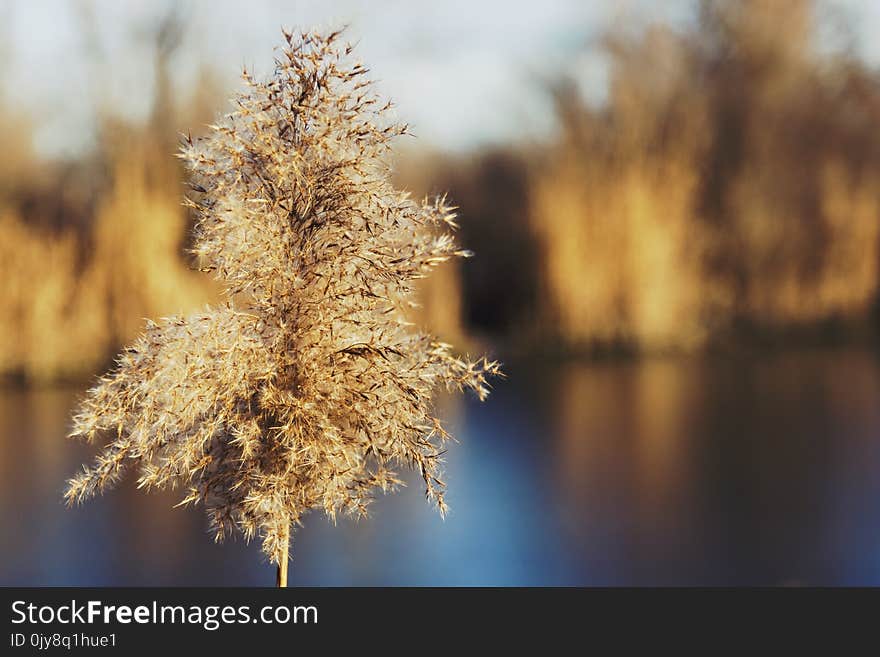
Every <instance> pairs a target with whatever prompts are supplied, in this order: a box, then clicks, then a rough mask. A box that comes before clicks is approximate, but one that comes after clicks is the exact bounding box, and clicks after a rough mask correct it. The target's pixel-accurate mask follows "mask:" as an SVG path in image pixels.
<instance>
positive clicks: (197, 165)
mask: <svg viewBox="0 0 880 657" xmlns="http://www.w3.org/2000/svg"><path fill="white" fill-rule="evenodd" d="M285 37H286V45H285V46H284V47H283V48H282V49H281V51H280V56H279V58H278V59H276V67H275V71H274V74H273V75H272V76H270V77H269V78H268V79H267V80H265V81H258V80H256V79H254V78H253V77H252V76H250V75H249V74H248V73H247V72H245V73H244V80H245V88H244V91H243V92H241V93H240V94H238V95H237V96H236V97H235V98H234V99H233V102H234V111H233V112H232V113H230V114H228V115H227V116H225V117H224V118H222V119H221V120H219V121H218V123H217V125H214V126H212V130H211V133H210V134H209V136H207V137H206V138H204V139H200V140H192V139H189V138H187V139H186V140H185V141H184V143H183V146H182V149H181V154H180V157H182V158H183V160H184V161H185V163H186V165H187V167H188V169H189V171H190V172H191V187H192V189H193V190H194V193H193V194H192V196H191V198H189V199H188V201H187V203H188V204H189V205H190V206H191V207H192V208H193V209H194V210H195V213H196V215H197V224H196V242H195V247H194V252H195V254H196V255H197V256H198V258H199V261H200V263H202V264H203V265H204V268H205V269H209V270H212V271H213V272H214V273H215V275H216V276H217V277H218V279H219V280H220V281H221V282H222V284H223V285H224V287H225V289H226V291H227V296H226V301H225V303H223V304H221V305H220V306H218V307H214V308H208V309H207V310H206V311H205V312H203V313H201V314H197V315H192V316H189V317H172V318H167V319H163V320H161V321H159V322H158V323H153V322H150V323H148V326H147V329H146V331H145V333H144V334H143V335H142V336H141V337H140V338H139V339H138V340H137V342H136V343H135V344H134V345H132V346H130V347H128V348H127V349H125V350H124V351H123V352H122V354H121V355H120V356H119V358H118V363H117V366H116V368H115V369H114V370H113V371H112V372H111V373H109V374H107V375H106V376H104V377H103V378H101V380H100V382H99V384H98V385H97V386H96V387H94V388H93V389H92V390H90V391H89V393H88V395H87V397H86V398H85V400H84V401H83V402H82V404H81V406H80V408H79V409H78V412H77V413H76V416H75V420H74V426H73V429H72V432H71V435H72V436H75V437H79V438H82V439H85V440H87V441H93V440H95V439H96V438H98V437H103V436H106V437H107V438H109V444H108V445H107V446H106V447H105V448H104V450H103V451H102V452H101V454H100V455H99V456H98V458H97V461H96V462H95V463H94V465H92V466H91V467H87V468H84V471H83V472H82V473H80V474H78V475H77V476H75V477H74V478H73V479H71V480H70V481H69V486H68V489H67V492H66V499H67V501H68V502H69V503H74V502H79V501H82V500H84V499H86V498H88V497H90V496H92V495H94V494H95V493H98V492H100V491H103V490H104V489H105V488H107V487H108V486H111V485H112V484H113V483H114V482H116V481H117V480H118V479H119V478H120V476H121V474H122V473H123V471H124V470H125V469H126V467H128V466H132V465H136V466H137V467H138V468H139V479H138V483H139V486H140V487H142V488H146V489H150V488H154V487H157V488H164V487H169V486H171V487H173V486H176V485H181V486H182V487H184V488H185V491H186V492H185V495H184V497H183V501H182V503H184V504H186V503H201V504H203V505H204V506H205V508H206V510H207V513H208V516H209V518H210V520H211V524H212V528H213V531H214V532H215V534H216V538H217V540H221V539H223V538H224V537H225V536H227V535H229V534H231V533H232V532H234V531H235V530H239V531H241V532H242V533H243V534H244V536H245V537H246V538H247V539H250V538H252V537H254V536H256V535H259V536H260V538H261V539H262V542H263V550H264V552H265V553H266V555H268V557H269V558H270V559H271V560H272V561H274V562H276V563H277V562H280V560H281V559H282V558H284V555H286V553H287V545H288V541H289V528H290V527H291V525H292V524H295V523H299V522H300V520H301V518H302V517H303V515H304V514H305V513H306V512H307V511H309V510H310V509H314V508H318V509H323V510H324V512H325V513H326V514H327V515H328V516H330V517H331V518H335V516H336V514H338V513H340V512H350V513H353V514H357V515H363V514H365V513H366V508H367V504H368V502H369V500H370V498H371V494H372V493H373V492H374V491H375V490H376V489H382V490H389V489H393V488H394V487H395V486H396V485H398V484H399V483H400V481H399V479H398V478H397V476H396V475H395V472H394V470H395V468H397V467H399V466H401V465H408V466H411V467H413V468H416V469H418V471H419V472H420V473H421V475H422V477H423V478H424V481H425V486H426V494H427V497H428V498H429V499H430V500H433V501H434V502H435V503H436V504H437V506H438V507H439V508H440V510H441V512H442V511H443V510H444V509H445V505H444V502H443V489H444V484H443V482H442V481H441V479H440V474H439V470H438V467H439V461H440V457H441V454H442V452H443V443H444V442H445V441H446V440H447V439H448V438H449V436H448V435H447V433H446V432H445V431H444V429H443V427H442V425H441V422H440V420H439V419H438V418H437V417H435V416H434V414H433V410H432V397H433V395H434V393H435V392H436V391H437V389H438V387H440V386H445V387H446V388H449V389H458V390H462V389H465V388H469V389H471V390H472V391H474V392H475V393H476V394H477V395H478V396H479V398H480V399H483V398H485V396H486V395H487V393H488V385H487V381H486V379H487V377H488V376H490V375H494V374H498V373H499V370H498V364H497V363H495V362H490V361H488V360H486V359H485V358H483V359H479V360H476V361H472V360H467V359H461V358H458V357H456V356H454V355H453V354H452V352H451V347H450V346H449V345H447V344H442V343H439V342H437V341H435V340H434V339H432V338H431V337H430V336H428V335H425V334H423V333H421V332H420V331H418V330H416V329H415V327H414V326H413V325H412V324H411V323H409V322H408V321H407V319H406V318H407V312H408V310H409V308H410V307H411V306H412V305H413V282H414V281H415V280H416V279H419V278H422V277H424V276H426V275H428V274H429V273H430V272H431V270H432V269H433V268H434V267H435V266H436V265H437V264H439V263H441V262H443V261H445V260H448V259H450V258H453V257H461V256H466V255H468V254H467V252H465V251H462V250H460V249H459V248H458V247H457V246H456V244H455V242H454V240H453V238H452V236H451V234H450V230H451V229H453V228H455V221H454V218H455V214H454V212H453V209H452V208H450V207H449V206H447V205H446V204H445V203H444V201H443V200H437V201H434V202H427V201H426V202H423V203H419V202H416V201H414V200H412V199H411V198H410V197H409V196H408V195H407V194H406V193H403V192H400V191H398V190H395V189H394V188H393V186H392V185H391V183H390V179H389V174H390V171H389V165H388V163H387V160H386V156H387V155H388V153H389V149H390V146H391V142H392V140H393V138H395V137H396V136H398V135H401V134H403V133H404V132H405V129H406V128H405V126H403V125H400V124H397V123H395V122H392V121H390V120H389V119H388V118H387V117H388V109H389V104H387V103H382V102H381V101H380V100H379V99H378V98H377V96H376V95H375V93H374V91H373V89H372V86H371V83H370V82H369V80H368V79H367V78H366V75H365V74H366V73H367V70H366V69H365V68H364V67H363V65H362V64H360V63H358V62H356V61H354V60H353V58H352V56H351V51H352V48H351V46H349V45H345V44H344V43H342V42H341V40H340V34H339V32H334V33H315V32H310V33H298V34H290V33H286V32H285Z"/></svg>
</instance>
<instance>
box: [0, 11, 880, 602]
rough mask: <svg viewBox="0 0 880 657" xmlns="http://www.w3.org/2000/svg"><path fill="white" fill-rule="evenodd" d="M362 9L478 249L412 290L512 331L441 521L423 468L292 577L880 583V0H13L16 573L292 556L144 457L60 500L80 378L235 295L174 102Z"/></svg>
mask: <svg viewBox="0 0 880 657" xmlns="http://www.w3.org/2000/svg"><path fill="white" fill-rule="evenodd" d="M343 23H344V24H348V25H349V35H350V38H351V39H353V40H356V41H359V53H360V55H361V57H362V58H363V59H364V60H365V62H366V63H367V64H368V65H369V67H370V68H371V69H372V73H373V75H374V77H375V78H376V79H378V80H379V85H380V89H381V90H382V91H383V93H386V94H387V95H389V96H391V97H393V98H394V99H395V100H396V101H397V108H398V109H397V111H398V113H399V115H400V117H401V118H402V119H404V120H406V121H407V122H409V123H410V125H411V129H412V131H413V132H414V133H415V135H416V137H415V138H407V139H404V140H402V141H401V142H400V143H399V144H398V146H399V150H398V154H397V160H396V175H397V177H398V180H399V183H400V185H401V186H405V187H408V188H410V189H412V190H413V191H414V192H415V193H417V194H419V195H421V194H435V193H442V192H448V193H449V195H450V197H451V199H452V200H453V201H454V202H455V203H456V204H457V205H459V206H460V208H461V219H462V229H461V241H462V242H463V243H464V244H465V245H466V246H467V247H468V248H471V249H473V250H474V251H476V252H477V257H476V258H473V259H471V260H468V261H466V262H464V263H462V264H461V265H460V266H456V267H447V268H446V269H443V270H442V271H440V272H439V274H438V275H437V276H436V277H434V279H433V280H431V281H429V282H427V283H426V284H425V285H424V286H423V289H422V291H421V293H422V298H423V308H422V310H421V311H420V314H419V317H418V321H420V322H421V323H423V324H424V325H426V326H429V327H431V328H432V329H433V330H434V331H435V332H436V333H438V334H439V335H440V336H441V337H444V338H447V339H449V340H451V341H454V342H455V343H456V344H459V345H463V348H466V349H469V350H472V351H477V350H488V351H490V352H491V353H492V354H494V355H495V356H496V357H498V358H500V359H501V360H502V361H504V363H505V370H506V372H507V374H508V379H507V380H506V381H503V382H500V383H499V384H498V385H497V386H496V390H495V393H494V394H493V396H492V397H491V398H490V400H489V401H488V402H487V403H486V404H482V405H481V404H478V403H476V402H474V401H473V400H471V399H464V400H454V399H446V398H442V399H441V400H440V404H441V406H442V413H443V416H444V417H445V418H447V420H448V423H449V425H450V427H451V429H452V430H453V432H454V433H455V434H456V435H457V437H458V438H459V439H460V441H461V442H460V444H455V445H452V447H451V449H450V451H449V456H448V459H447V480H448V482H449V485H450V492H449V496H448V500H449V502H450V505H451V507H452V511H451V514H450V515H449V517H448V518H447V519H446V520H445V521H444V520H441V519H440V518H439V516H438V515H437V514H436V513H435V512H434V511H433V510H432V509H431V508H430V507H429V506H428V505H427V504H425V502H424V500H423V499H422V495H421V493H420V488H419V486H418V485H417V482H415V481H413V483H414V485H413V486H411V487H409V488H407V489H404V491H403V492H402V493H400V494H398V495H396V496H392V497H383V498H380V499H379V500H378V501H377V502H376V504H375V505H374V507H373V518H372V519H370V520H369V521H366V522H363V521H362V522H359V523H357V522H354V521H348V520H343V521H341V522H340V523H339V524H338V525H337V526H335V527H334V526H331V525H330V524H329V523H328V522H327V521H326V520H325V519H324V518H323V517H321V516H320V515H318V514H314V515H311V516H309V517H308V518H307V519H306V522H305V526H304V527H303V528H301V529H300V530H299V531H298V532H297V533H296V536H295V539H294V544H293V553H292V554H293V561H292V566H291V584H292V585H296V584H308V585H361V584H366V585H593V584H602V585H605V584H608V585H618V584H628V585H632V584H635V585H654V584H685V585H690V584H722V585H740V584H748V585H755V584H771V585H837V584H856V585H861V584H880V358H878V355H880V352H878V350H877V344H878V342H877V338H878V336H880V333H878V331H880V326H878V320H880V317H878V312H877V310H878V301H880V40H878V39H877V38H876V35H877V34H878V33H880V4H878V3H876V2H873V0H863V1H859V0H847V1H843V0H835V1H832V0H816V1H810V0H742V1H740V2H737V1H725V0H704V1H702V2H699V1H694V0H673V1H670V2H664V3H654V2H649V1H648V0H644V1H635V0H633V1H630V2H620V1H612V0H596V1H594V2H583V1H579V0H568V1H566V0H543V1H542V2H517V3H507V2H502V1H501V0H492V1H473V0H470V1H467V2H458V1H450V2H444V3H434V2H412V1H410V2H397V1H393V2H362V3H356V2H347V1H344V0H343V1H339V2H333V3H329V2H288V1H281V0H274V1H273V0H263V1H256V2H248V3H239V2H213V1H212V2H208V1H207V0H205V1H203V2H201V1H195V0H192V1H190V2H173V3H172V2H133V1H130V2H110V1H98V0H93V1H88V0H81V1H78V2H67V1H61V0H58V1H48V0H40V1H37V2H24V1H22V2H13V1H7V2H3V3H0V146H2V148H0V379H2V388H0V526H2V531H0V584H5V585H14V584H18V585H175V584H180V585H184V584H191V585H195V584H229V585H271V584H272V583H273V582H274V569H273V568H271V567H270V566H269V565H268V564H267V563H266V562H265V560H264V559H263V558H262V557H261V556H260V554H259V550H258V547H257V546H254V545H251V546H248V545H244V544H243V543H241V542H240V541H239V542H231V543H227V544H224V545H220V546H216V545H214V544H213V543H212V540H211V537H210V536H209V535H208V533H207V525H206V521H205V520H204V518H203V516H202V515H201V514H200V513H199V512H198V511H193V510H191V509H186V510H185V509H172V508H171V507H172V505H173V504H174V503H176V501H177V498H176V497H175V495H174V494H173V493H168V494H158V495H149V496H147V495H142V494H140V493H138V492H137V491H135V490H134V486H133V484H132V481H131V480H127V481H126V482H124V483H123V484H121V485H120V486H119V490H117V491H114V492H113V493H112V494H108V495H106V496H105V497H103V498H100V499H98V500H95V501H93V502H90V503H88V504H87V505H85V506H83V507H79V508H75V509H71V510H67V509H65V508H64V506H63V503H62V501H61V492H62V490H63V488H64V481H65V479H66V478H67V477H68V476H70V474H71V473H72V472H73V471H74V470H75V469H76V467H78V465H79V464H80V463H81V462H83V461H89V460H90V459H91V456H92V452H93V450H92V449H91V448H89V447H84V446H82V445H78V444H74V443H71V442H69V441H67V440H65V434H66V432H67V429H68V426H69V424H68V423H69V414H70V409H71V407H72V405H73V404H74V403H75V401H76V399H77V398H78V396H79V395H81V394H82V392H83V390H85V388H86V387H88V385H89V384H90V382H91V381H93V380H94V377H95V375H96V374H98V373H99V372H101V371H103V370H104V369H106V368H107V367H108V365H109V364H111V363H112V357H113V354H114V353H115V351H116V350H117V349H118V348H119V347H120V345H122V344H123V343H124V342H125V341H127V340H129V339H131V338H132V337H133V336H135V335H136V334H137V333H138V332H139V331H140V330H141V328H142V326H143V323H144V318H145V317H157V316H163V315H168V314H171V313H175V312H183V311H187V310H191V309H193V308H197V307H199V306H201V305H203V304H205V303H210V302H211V301H212V300H213V299H215V298H216V297H217V289H216V287H215V285H214V284H213V283H212V282H211V280H210V279H209V278H207V277H206V275H204V274H201V273H198V272H196V271H194V268H193V266H192V263H191V262H190V261H189V260H188V258H187V256H186V248H187V240H188V230H189V226H190V221H191V218H190V217H189V216H188V215H187V214H186V212H185V210H184V208H183V207H182V206H181V204H180V201H181V198H182V195H183V192H184V187H183V184H182V183H183V177H182V171H181V169H180V166H179V164H178V162H177V161H176V159H175V158H174V153H175V150H176V144H177V140H178V138H179V133H180V132H184V133H185V132H192V133H193V134H198V133H199V132H201V131H204V129H205V128H204V126H205V124H207V123H209V122H210V121H211V119H212V117H213V115H214V114H215V112H217V111H222V110H223V109H224V108H225V100H224V99H225V98H227V97H228V96H229V94H230V93H231V92H232V91H233V90H234V89H236V87H237V84H238V81H237V74H238V72H239V71H240V69H241V67H242V66H243V65H246V66H247V67H248V68H249V69H254V70H256V71H257V72H258V73H261V72H262V73H267V72H268V71H269V70H270V67H271V63H272V48H273V47H274V46H275V45H277V44H278V43H279V41H280V35H281V32H280V28H281V26H282V25H284V26H288V27H290V26H301V27H308V26H312V25H319V26H328V25H334V26H335V25H339V24H343Z"/></svg>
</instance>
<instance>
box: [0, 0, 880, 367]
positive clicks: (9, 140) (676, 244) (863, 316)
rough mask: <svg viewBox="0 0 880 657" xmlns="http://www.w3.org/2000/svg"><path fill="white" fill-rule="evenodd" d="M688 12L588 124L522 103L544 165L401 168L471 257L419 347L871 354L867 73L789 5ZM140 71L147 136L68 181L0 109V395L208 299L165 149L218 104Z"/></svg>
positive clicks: (70, 171) (424, 158) (439, 286)
mask: <svg viewBox="0 0 880 657" xmlns="http://www.w3.org/2000/svg"><path fill="white" fill-rule="evenodd" d="M699 6H700V8H701V9H700V14H699V19H698V20H697V21H696V22H695V23H693V24H692V26H691V27H689V28H687V29H684V30H673V29H672V28H669V27H666V26H662V25H659V26H654V27H651V28H649V29H647V30H632V31H626V29H620V30H617V31H613V32H611V33H609V34H607V35H606V36H605V38H604V39H603V40H602V42H601V44H600V47H601V49H602V52H603V53H604V55H605V57H606V58H607V61H608V62H609V66H610V68H609V89H608V95H607V100H606V102H604V103H603V104H601V105H597V104H595V103H590V102H587V101H586V100H584V97H583V95H582V94H581V93H580V91H579V88H578V84H577V82H576V77H575V76H573V77H572V78H571V79H559V80H554V81H553V82H552V84H550V85H548V86H547V87H545V88H540V87H536V93H549V94H551V96H552V99H553V102H554V105H555V108H556V115H557V117H558V126H559V129H558V131H557V133H556V135H555V137H554V138H552V139H550V140H549V141H547V142H545V143H538V142H522V143H516V144H510V145H507V146H502V147H496V148H493V149H491V150H484V151H479V152H473V153H469V154H466V155H450V154H441V153H436V152H429V151H427V150H426V149H425V148H424V147H421V148H419V147H418V144H417V142H414V143H412V144H411V147H412V150H411V151H410V152H409V153H407V154H405V155H404V156H403V157H402V158H401V159H400V160H399V161H398V166H397V174H396V175H397V179H398V180H397V182H398V183H399V184H400V185H401V186H403V187H406V188H409V189H412V190H414V192H415V193H416V194H417V195H422V194H426V195H434V194H442V193H445V192H448V193H449V199H450V202H451V203H452V204H454V205H456V206H458V207H459V208H460V210H459V215H460V217H461V226H462V228H461V232H462V237H461V239H462V242H463V243H465V244H468V245H469V247H472V248H473V249H474V251H475V252H476V253H477V254H478V256H477V257H476V258H472V259H469V260H467V261H465V262H463V263H445V264H444V265H443V266H442V267H441V268H440V269H439V270H438V271H437V273H436V275H435V276H433V277H432V278H431V279H429V280H428V281H425V282H424V285H423V287H422V289H421V302H422V310H421V314H420V315H419V316H418V317H417V318H416V321H417V322H418V323H419V324H421V325H422V328H429V329H430V330H431V331H432V332H434V333H436V334H438V335H439V336H440V337H441V338H443V339H445V340H448V341H450V342H455V343H457V344H466V345H469V348H470V349H474V350H476V349H478V348H479V347H478V346H477V343H479V342H482V341H483V338H488V339H491V340H494V341H497V342H499V343H500V344H501V345H502V346H501V347H500V349H501V351H502V353H510V352H512V351H514V350H522V351H533V350H536V349H538V350H541V351H547V350H548V349H549V350H556V349H559V350H561V351H562V352H563V353H572V352H578V353H580V352H586V353H591V354H593V353H597V352H607V351H611V352H614V353H617V352H625V353H653V352H658V351H661V352H662V351H691V350H698V349H703V348H707V347H709V348H711V347H714V346H728V345H731V344H741V343H743V342H754V341H760V342H767V341H769V342H773V343H778V342H780V341H784V340H791V339H794V338H798V339H801V338H807V339H809V340H811V341H816V340H818V341H825V340H828V339H829V338H833V339H835V340H839V339H842V340H847V339H853V338H858V339H862V338H863V337H864V336H872V335H873V333H874V332H875V329H876V321H875V316H874V309H875V306H876V301H877V295H878V277H880V271H878V258H880V252H878V243H880V235H878V218H880V130H878V129H877V128H878V125H880V124H878V119H880V81H878V77H877V73H876V72H875V71H872V70H870V69H869V68H867V67H866V66H865V65H864V64H863V63H862V62H861V61H860V60H858V59H856V58H855V57H854V56H850V55H848V54H845V53H841V52H836V51H832V50H830V49H827V48H822V47H820V45H819V41H818V39H817V27H818V16H819V14H818V12H817V10H816V7H815V6H814V3H813V2H810V1H808V0H777V1H772V2H771V1H768V0H747V1H745V2H727V1H714V0H707V1H705V2H702V3H700V5H699ZM783 26H784V27H783ZM623 27H624V28H626V27H627V26H623ZM591 47H592V46H591ZM163 48H164V49H163ZM157 53H159V54H158V56H157V67H156V69H157V88H158V89H159V92H158V94H157V100H156V103H155V108H154V111H153V114H152V116H151V118H150V119H149V120H148V121H147V122H146V123H145V124H143V125H138V126H120V125H118V124H117V123H114V122H113V121H111V120H106V121H104V123H103V124H102V128H101V130H100V134H101V139H100V144H99V147H98V149H97V152H96V153H93V154H89V155H87V156H83V157H82V159H81V160H80V161H77V162H69V163H66V164H64V165H57V164H56V165H48V164H46V163H44V162H41V161H39V160H38V159H36V158H35V157H34V155H33V154H32V153H31V152H30V147H29V135H28V124H27V121H25V120H22V119H21V118H20V117H17V116H16V115H15V113H14V111H12V110H11V109H10V108H11V101H10V100H9V99H7V100H5V101H4V102H3V103H2V107H0V113H2V116H0V131H2V134H0V136H2V139H3V143H4V145H6V144H8V148H7V150H6V151H5V153H4V157H0V273H2V275H3V276H4V281H5V284H4V286H3V287H2V288H0V373H2V374H4V375H6V376H15V377H18V378H24V379H26V380H31V381H45V380H53V379H58V378H66V377H82V376H87V375H89V374H91V373H93V372H95V371H97V370H99V369H100V367H101V366H102V365H104V364H105V362H106V360H107V359H108V358H109V357H110V355H111V354H112V353H113V351H114V350H115V349H116V348H117V347H118V346H119V345H120V344H122V343H123V342H125V341H126V340H128V339H130V338H131V337H132V336H133V335H134V334H135V333H137V332H138V331H139V330H140V328H141V326H142V322H141V321H140V320H138V319H137V318H141V317H146V316H161V315H167V314H172V313H176V312H184V311H186V310H187V309H190V308H192V307H194V306H199V305H201V304H202V303H204V302H206V301H208V300H210V299H211V298H212V297H213V295H215V294H216V291H215V290H214V289H213V287H212V285H211V283H210V282H209V281H208V279H209V276H206V275H200V274H197V273H195V272H194V271H193V268H194V267H193V263H192V262H191V261H190V260H189V259H188V258H187V257H186V256H185V247H186V240H187V235H188V233H189V218H188V217H187V215H186V214H185V213H184V210H183V208H182V207H181V206H180V200H181V198H182V195H183V188H182V185H181V180H182V176H181V172H180V170H179V168H178V165H177V164H176V163H175V161H174V159H173V157H172V154H173V152H174V150H175V148H176V134H177V130H179V129H180V127H181V126H188V125H201V124H204V123H206V122H208V121H209V120H210V119H211V118H212V117H211V116H210V114H209V113H208V112H206V111H204V109H202V108H207V107H211V106H212V105H216V102H214V101H215V99H216V98H217V97H219V96H223V95H225V92H224V93H221V92H220V90H216V89H213V90H212V89H211V88H210V86H206V87H205V88H202V89H197V90H196V91H195V92H194V93H193V94H192V95H190V96H189V97H187V98H184V99H178V101H179V102H173V94H171V92H170V91H169V85H168V82H167V79H168V66H169V64H168V61H169V59H168V47H167V46H164V47H163V46H162V45H161V43H160V44H159V47H157ZM163 53H164V54H163ZM202 79H203V80H210V76H202ZM499 111H501V109H499ZM402 145H404V144H402ZM133 318H134V319H133Z"/></svg>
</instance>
